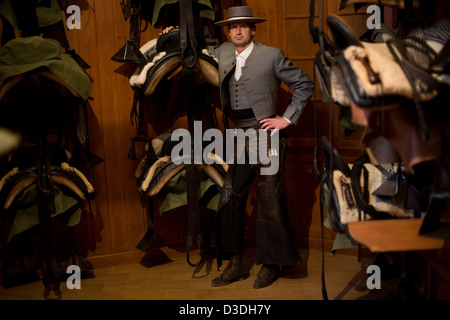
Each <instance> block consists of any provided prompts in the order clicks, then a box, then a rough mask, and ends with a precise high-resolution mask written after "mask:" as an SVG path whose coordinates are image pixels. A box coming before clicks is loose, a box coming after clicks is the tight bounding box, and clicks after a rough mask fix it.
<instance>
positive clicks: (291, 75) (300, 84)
mask: <svg viewBox="0 0 450 320" xmlns="http://www.w3.org/2000/svg"><path fill="white" fill-rule="evenodd" d="M274 68H275V73H276V75H277V77H278V79H280V80H281V81H282V82H284V83H285V84H286V85H287V86H288V87H289V88H291V89H293V90H294V92H293V94H292V100H291V103H290V104H289V105H288V106H287V108H286V110H285V112H284V114H283V117H284V118H286V119H287V120H289V121H290V122H291V124H293V125H295V124H297V123H298V121H299V119H300V116H301V115H302V113H303V111H304V109H305V107H306V105H307V104H308V102H309V100H310V99H311V97H312V95H313V92H314V84H313V82H312V81H311V79H310V78H309V77H308V75H307V74H306V73H305V72H303V70H301V69H300V68H298V67H296V66H294V65H293V64H292V62H291V60H289V59H288V58H287V57H286V56H285V55H284V54H283V52H282V51H281V50H280V51H279V53H278V56H277V59H276V61H275V66H274Z"/></svg>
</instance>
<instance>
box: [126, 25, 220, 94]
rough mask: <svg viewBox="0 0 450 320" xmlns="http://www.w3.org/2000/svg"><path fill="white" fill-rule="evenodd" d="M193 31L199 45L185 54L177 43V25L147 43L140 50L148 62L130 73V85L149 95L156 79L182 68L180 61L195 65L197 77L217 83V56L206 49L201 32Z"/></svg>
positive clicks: (171, 74) (168, 76)
mask: <svg viewBox="0 0 450 320" xmlns="http://www.w3.org/2000/svg"><path fill="white" fill-rule="evenodd" d="M195 34H196V38H197V43H198V45H199V47H198V48H199V49H198V50H194V51H189V52H188V53H187V55H186V53H183V52H182V51H181V50H180V47H179V41H180V29H172V30H170V31H169V32H168V33H167V34H163V35H161V36H160V37H159V38H156V39H153V40H150V41H149V42H148V43H146V44H145V45H144V46H143V47H142V48H141V49H140V50H141V52H142V54H143V56H144V57H146V59H148V60H147V63H145V64H142V65H141V66H139V67H138V68H137V69H136V71H135V72H134V74H133V75H132V76H131V77H130V85H131V87H133V88H139V89H140V90H142V91H143V93H144V94H145V95H151V94H152V93H153V92H154V91H155V89H156V87H157V85H158V83H160V82H161V81H162V80H165V79H171V78H173V77H175V76H176V75H177V74H178V73H179V72H180V71H181V68H182V63H186V64H187V65H188V67H193V68H194V70H195V78H196V80H197V81H199V82H202V81H203V82H204V81H207V82H208V83H209V84H211V85H213V86H219V74H218V60H217V58H215V57H214V56H213V55H212V54H210V53H209V52H208V50H207V49H206V45H205V40H204V37H203V35H202V34H201V33H199V32H196V33H195Z"/></svg>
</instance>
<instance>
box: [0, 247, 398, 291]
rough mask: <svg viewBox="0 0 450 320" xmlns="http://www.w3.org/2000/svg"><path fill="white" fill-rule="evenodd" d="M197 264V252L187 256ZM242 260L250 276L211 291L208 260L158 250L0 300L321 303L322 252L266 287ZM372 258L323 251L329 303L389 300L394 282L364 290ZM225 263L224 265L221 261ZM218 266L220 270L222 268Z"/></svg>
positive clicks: (249, 255) (307, 254)
mask: <svg viewBox="0 0 450 320" xmlns="http://www.w3.org/2000/svg"><path fill="white" fill-rule="evenodd" d="M191 256H192V261H197V258H198V252H195V251H194V252H192V254H191ZM245 256H246V260H247V263H248V264H249V266H250V267H251V270H250V274H251V276H250V277H249V278H248V279H246V280H243V281H240V282H236V283H232V284H230V285H228V286H225V287H219V288H217V287H212V286H211V285H210V283H211V280H212V279H213V278H215V277H216V276H218V275H219V274H220V272H219V271H218V270H217V264H216V260H215V258H214V256H213V255H212V254H211V257H209V258H208V257H207V258H206V259H205V262H204V263H203V264H202V265H200V266H199V267H197V268H194V267H191V266H189V265H188V264H187V262H186V253H185V252H182V251H177V250H174V249H169V248H161V249H159V250H156V251H152V252H151V253H148V254H146V256H145V257H144V258H143V259H142V260H141V261H140V262H139V263H136V264H129V265H118V266H112V267H105V268H95V269H94V270H93V272H92V274H91V275H90V276H89V277H84V278H83V279H82V280H81V289H79V290H76V289H74V290H69V289H68V288H67V285H66V283H65V282H61V288H60V293H59V295H60V297H58V296H57V295H55V294H54V292H51V293H50V294H48V293H47V297H44V286H43V283H42V281H39V279H37V280H36V281H34V282H30V283H28V284H25V285H17V286H12V287H8V288H4V287H0V300H18V299H20V300H44V299H62V300H235V299H238V300H323V297H322V291H321V266H322V252H321V251H319V250H306V249H305V250H301V256H302V259H303V262H302V263H301V264H300V265H298V266H296V267H294V268H292V269H290V270H288V271H285V272H284V273H282V275H281V277H280V279H278V280H277V281H276V282H274V283H273V284H272V285H271V286H270V287H267V288H263V289H258V290H256V289H253V281H254V279H255V276H256V274H257V272H258V271H259V268H260V267H259V266H256V265H255V264H254V262H253V261H252V259H253V257H254V252H252V249H247V250H246V252H245ZM373 260H374V257H371V256H369V257H365V258H361V259H360V261H358V258H357V257H356V256H351V255H344V254H339V253H336V254H334V255H333V254H332V253H325V281H326V289H327V292H328V299H329V300H391V299H394V298H395V290H396V284H397V282H396V281H397V280H395V279H394V280H388V281H383V282H382V286H381V289H373V290H369V289H368V288H367V285H366V281H367V276H368V274H367V267H368V266H369V265H370V264H372V263H373V262H374V261H373ZM225 263H226V262H225ZM223 268H224V267H222V270H223Z"/></svg>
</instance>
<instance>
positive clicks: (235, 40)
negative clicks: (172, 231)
mask: <svg viewBox="0 0 450 320" xmlns="http://www.w3.org/2000/svg"><path fill="white" fill-rule="evenodd" d="M228 16H229V18H228V20H224V21H220V22H217V23H216V25H219V26H228V30H229V36H230V40H231V42H226V43H224V44H222V45H221V46H220V47H219V48H218V49H217V52H216V54H217V58H218V59H219V81H220V98H221V103H222V110H223V112H226V113H227V114H228V115H230V117H231V118H232V119H233V120H234V122H235V126H236V128H239V129H242V130H244V131H246V130H250V129H253V130H258V132H261V131H262V130H259V129H264V130H265V131H266V132H267V133H266V134H259V135H258V139H259V140H261V139H265V140H264V141H265V143H267V150H268V156H269V157H272V158H273V159H274V160H276V161H279V167H278V168H279V169H278V171H277V172H276V173H273V174H269V175H264V174H261V168H262V167H264V166H265V165H264V164H262V163H261V162H259V161H258V163H256V164H254V163H251V162H249V161H248V162H246V163H245V164H242V163H236V164H233V165H230V167H229V170H228V173H227V177H226V179H225V185H224V188H223V191H222V194H221V199H220V203H219V208H218V212H217V217H216V222H217V225H216V239H217V240H216V242H217V243H216V246H217V250H218V263H219V266H220V264H221V261H222V259H226V260H230V262H229V264H228V266H227V267H226V268H225V270H224V271H223V273H222V274H221V275H220V276H219V277H217V278H215V279H213V280H212V282H211V285H212V286H223V285H227V284H230V283H232V282H235V281H238V280H243V279H246V278H247V277H248V276H249V270H248V267H247V266H246V264H245V261H244V259H243V256H242V253H243V249H244V230H245V227H244V221H245V209H246V202H247V196H248V191H249V189H250V187H251V185H252V182H253V179H254V178H255V177H256V178H257V182H258V214H257V235H256V236H257V242H256V263H257V264H258V265H259V264H262V267H261V270H260V271H259V273H258V275H257V278H256V279H255V281H254V285H253V286H254V288H255V289H259V288H264V287H267V286H269V285H271V284H272V283H273V281H275V280H276V279H277V278H278V277H279V274H280V266H281V267H287V266H293V265H296V264H298V263H299V262H300V261H301V258H300V256H299V254H298V251H297V248H296V243H295V238H294V233H293V231H292V227H291V223H290V217H289V212H288V208H287V203H286V199H285V195H284V190H283V173H284V163H285V160H286V151H287V149H288V146H289V138H288V136H287V133H286V131H285V130H284V129H285V128H286V127H288V126H289V125H295V124H297V123H298V121H299V118H300V116H301V114H302V112H303V110H304V108H305V107H306V105H307V103H308V101H309V99H310V98H311V96H312V93H313V86H314V85H313V83H312V82H311V80H310V79H309V77H308V76H307V75H306V74H305V73H304V72H303V71H302V70H301V69H299V68H297V67H295V66H294V65H293V64H292V62H291V61H290V60H289V59H288V58H287V57H286V56H285V55H284V54H283V52H282V51H281V50H279V49H277V48H272V47H268V46H265V45H263V44H261V43H259V42H256V41H253V36H254V35H255V33H256V26H255V24H257V23H260V22H263V21H265V19H261V18H255V17H253V12H252V8H251V7H249V6H239V7H231V8H229V10H228ZM281 82H283V83H285V84H286V85H287V86H288V87H289V88H291V89H293V90H294V92H293V95H292V101H291V102H290V104H289V105H288V106H287V107H286V109H285V111H284V113H283V115H282V116H280V115H278V114H277V102H278V92H279V89H280V85H281ZM264 135H265V136H264ZM269 135H270V137H272V136H274V135H275V136H274V137H277V136H279V143H278V144H277V145H278V148H272V147H271V145H270V141H271V139H272V138H270V137H269ZM245 150H246V152H247V153H249V150H250V148H249V146H248V144H247V145H246V148H245ZM245 156H246V158H247V159H248V158H249V157H248V156H249V155H248V154H246V155H245Z"/></svg>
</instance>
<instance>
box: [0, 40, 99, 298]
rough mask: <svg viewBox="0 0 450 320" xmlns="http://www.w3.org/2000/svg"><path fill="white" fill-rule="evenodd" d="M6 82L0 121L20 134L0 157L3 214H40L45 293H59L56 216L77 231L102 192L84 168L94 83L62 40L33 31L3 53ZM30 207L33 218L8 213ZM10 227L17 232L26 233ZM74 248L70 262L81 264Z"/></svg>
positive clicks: (0, 71)
mask: <svg viewBox="0 0 450 320" xmlns="http://www.w3.org/2000/svg"><path fill="white" fill-rule="evenodd" d="M0 85H1V86H0V113H1V116H0V125H2V126H5V127H7V128H8V129H10V130H11V131H12V132H15V133H18V134H19V136H20V141H19V142H18V143H17V144H16V146H15V148H13V149H11V150H9V151H10V152H9V153H8V154H4V155H2V156H3V157H2V159H1V160H2V161H3V162H5V160H7V161H6V162H5V164H6V165H5V166H2V168H1V169H0V176H1V178H0V211H1V212H2V215H1V217H0V218H1V219H2V220H3V219H6V218H9V217H11V219H13V221H12V222H13V224H12V226H14V225H20V222H17V221H18V220H21V221H22V222H23V221H24V220H23V219H26V218H27V217H30V214H32V215H33V216H36V219H34V220H33V221H37V222H38V231H39V251H40V252H39V258H40V259H41V260H42V265H41V266H40V268H41V271H42V274H43V277H42V281H43V283H44V285H45V290H46V291H45V295H47V294H48V292H49V291H50V290H53V291H55V293H57V292H58V289H59V281H58V276H59V274H60V271H59V267H58V262H57V261H56V260H57V258H56V254H55V242H54V239H53V235H52V231H51V230H52V218H53V217H55V216H56V215H59V214H61V213H67V214H68V216H66V215H65V217H69V220H70V221H69V222H68V224H67V226H68V227H69V229H71V227H73V226H74V225H76V224H77V223H79V217H80V214H81V201H84V200H87V201H90V200H92V199H93V198H94V197H95V195H96V192H95V190H94V188H93V186H92V184H91V183H90V181H89V179H88V178H87V177H86V176H85V174H84V173H83V172H82V170H83V169H84V168H81V167H80V166H78V164H80V163H81V162H83V160H86V161H85V162H84V163H85V164H87V166H88V167H89V169H91V168H92V166H91V165H92V163H91V162H90V161H91V159H92V158H91V157H90V155H91V154H90V151H89V136H88V133H87V132H88V130H87V116H86V112H87V111H86V109H87V101H88V99H89V98H90V97H89V95H90V91H91V82H90V79H89V77H88V76H87V75H86V73H85V72H84V70H83V68H82V67H81V66H80V65H79V64H78V62H77V61H75V60H74V58H72V56H71V55H70V54H66V53H63V52H62V47H61V45H60V43H59V42H58V41H56V40H52V39H45V38H42V37H40V36H30V37H26V38H16V39H12V40H10V41H8V43H7V44H6V45H5V46H4V47H3V48H2V50H1V51H0ZM66 148H67V150H66ZM66 151H67V153H70V154H71V157H69V156H68V155H67V153H66ZM84 156H86V157H84ZM83 171H84V170H83ZM24 205H26V207H24ZM24 210H25V211H26V212H27V213H28V215H23V214H14V215H8V213H18V212H23V211H24ZM16 222H17V223H16ZM28 223H29V221H28ZM25 225H29V224H25ZM32 226H33V225H30V227H32ZM9 231H10V237H13V236H15V235H18V233H17V232H19V231H20V232H22V231H25V230H23V229H20V228H19V229H17V230H16V229H14V230H9ZM73 241H74V239H73ZM6 249H7V250H11V249H10V248H9V247H8V246H7V247H6ZM70 249H72V255H73V256H72V257H71V258H70V260H72V261H81V260H80V259H81V257H79V258H76V255H77V254H76V253H75V251H74V247H72V248H70ZM5 257H6V256H5ZM2 258H3V257H2ZM13 258H16V256H14V257H13ZM2 262H4V261H2ZM5 265H6V262H5ZM84 266H86V267H88V268H92V266H91V265H89V264H88V263H86V264H84ZM84 271H85V270H84ZM57 294H58V293H57Z"/></svg>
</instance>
